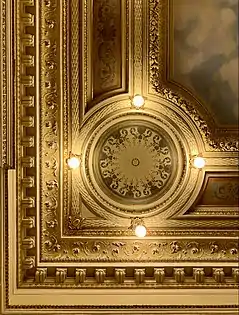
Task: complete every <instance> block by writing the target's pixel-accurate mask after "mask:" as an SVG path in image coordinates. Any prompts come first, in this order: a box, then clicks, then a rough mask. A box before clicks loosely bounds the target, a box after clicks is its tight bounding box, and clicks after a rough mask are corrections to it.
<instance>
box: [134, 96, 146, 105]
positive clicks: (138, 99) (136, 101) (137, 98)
mask: <svg viewBox="0 0 239 315" xmlns="http://www.w3.org/2000/svg"><path fill="white" fill-rule="evenodd" d="M133 105H134V106H135V107H136V108H140V107H141V106H143V105H144V98H143V96H141V95H135V96H134V98H133Z"/></svg>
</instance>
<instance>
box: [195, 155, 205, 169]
mask: <svg viewBox="0 0 239 315" xmlns="http://www.w3.org/2000/svg"><path fill="white" fill-rule="evenodd" d="M205 164H206V162H205V159H204V158H203V157H201V156H197V157H196V158H194V159H193V165H194V166H195V167H196V168H203V167H204V166H205Z"/></svg>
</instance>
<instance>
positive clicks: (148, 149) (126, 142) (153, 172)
mask: <svg viewBox="0 0 239 315" xmlns="http://www.w3.org/2000/svg"><path fill="white" fill-rule="evenodd" d="M99 169H100V175H101V177H102V179H103V182H104V183H105V184H106V186H107V187H108V188H110V189H111V190H112V191H113V192H114V193H116V194H117V195H119V196H123V197H126V198H130V199H137V200H139V199H140V200H141V199H143V198H144V197H149V196H153V195H155V194H157V193H158V192H159V191H160V190H161V189H162V188H163V187H164V186H165V184H166V183H167V181H168V180H169V178H170V176H171V172H172V152H171V150H170V148H169V147H168V145H167V142H166V141H165V139H164V137H163V136H162V135H160V134H159V133H158V132H156V131H154V130H152V129H150V128H144V127H138V126H130V127H125V128H121V129H120V130H119V131H118V132H117V133H115V134H112V135H110V136H109V137H108V138H107V139H106V141H105V142H104V144H103V146H102V147H101V153H100V161H99Z"/></svg>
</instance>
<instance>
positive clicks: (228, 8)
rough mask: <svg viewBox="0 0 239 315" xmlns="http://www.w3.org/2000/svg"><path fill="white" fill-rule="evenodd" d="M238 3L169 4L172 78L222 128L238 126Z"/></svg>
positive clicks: (184, 0) (199, 0)
mask: <svg viewBox="0 0 239 315" xmlns="http://www.w3.org/2000/svg"><path fill="white" fill-rule="evenodd" d="M238 2H239V1H238V0H172V2H171V4H172V6H173V25H174V29H173V34H174V44H173V59H174V63H173V64H174V69H173V71H172V74H171V77H172V78H173V79H174V80H175V81H177V82H180V83H181V84H183V85H184V86H186V87H188V88H189V89H190V90H191V91H194V92H196V94H195V95H197V96H199V98H200V99H201V100H202V101H203V103H204V104H205V105H206V106H209V108H210V109H211V112H213V113H214V116H216V120H217V121H218V122H219V123H220V124H222V125H224V124H226V125H228V124H229V125H235V124H238Z"/></svg>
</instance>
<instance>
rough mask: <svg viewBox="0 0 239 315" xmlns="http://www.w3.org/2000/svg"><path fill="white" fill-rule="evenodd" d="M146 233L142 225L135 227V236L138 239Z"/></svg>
mask: <svg viewBox="0 0 239 315" xmlns="http://www.w3.org/2000/svg"><path fill="white" fill-rule="evenodd" d="M146 233H147V230H146V227H145V226H144V225H137V226H136V228H135V235H136V236H138V237H145V235H146Z"/></svg>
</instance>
